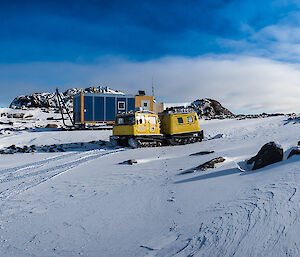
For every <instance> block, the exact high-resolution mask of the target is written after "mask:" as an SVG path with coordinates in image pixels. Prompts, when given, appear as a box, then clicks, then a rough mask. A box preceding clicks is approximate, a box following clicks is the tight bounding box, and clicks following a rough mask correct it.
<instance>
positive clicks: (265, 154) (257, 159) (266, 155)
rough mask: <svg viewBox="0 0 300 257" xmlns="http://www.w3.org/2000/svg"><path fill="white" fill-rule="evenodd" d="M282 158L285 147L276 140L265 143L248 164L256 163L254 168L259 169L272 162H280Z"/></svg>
mask: <svg viewBox="0 0 300 257" xmlns="http://www.w3.org/2000/svg"><path fill="white" fill-rule="evenodd" d="M282 159H283V149H282V148H281V147H279V146H278V145H276V144H275V142H269V143H267V144H265V145H263V147H262V148H261V149H260V150H259V152H258V153H257V155H255V156H253V157H252V158H250V159H249V160H248V161H247V164H252V163H254V165H253V168H252V170H257V169H260V168H263V167H265V166H268V165H270V164H273V163H276V162H280V161H282Z"/></svg>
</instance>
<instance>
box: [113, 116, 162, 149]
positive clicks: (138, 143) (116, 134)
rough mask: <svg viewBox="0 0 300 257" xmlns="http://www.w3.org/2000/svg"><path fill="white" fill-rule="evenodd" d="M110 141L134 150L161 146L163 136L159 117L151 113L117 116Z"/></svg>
mask: <svg viewBox="0 0 300 257" xmlns="http://www.w3.org/2000/svg"><path fill="white" fill-rule="evenodd" d="M110 140H111V142H112V143H114V144H118V145H120V146H128V145H129V146H131V147H133V148H136V147H142V146H161V145H162V144H163V135H162V134H161V133H160V123H159V118H158V115H157V114H155V113H153V112H150V111H136V112H134V113H122V114H117V115H116V118H115V125H114V127H113V136H111V137H110Z"/></svg>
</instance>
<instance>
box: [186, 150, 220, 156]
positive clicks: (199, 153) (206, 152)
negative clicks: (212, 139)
mask: <svg viewBox="0 0 300 257" xmlns="http://www.w3.org/2000/svg"><path fill="white" fill-rule="evenodd" d="M214 152H215V151H213V150H211V151H201V152H197V153H192V154H190V156H194V155H196V156H197V155H206V154H211V153H214Z"/></svg>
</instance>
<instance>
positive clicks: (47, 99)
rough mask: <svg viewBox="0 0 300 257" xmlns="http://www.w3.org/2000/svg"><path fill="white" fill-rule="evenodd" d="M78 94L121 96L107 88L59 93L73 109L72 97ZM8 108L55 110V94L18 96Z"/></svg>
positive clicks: (72, 89) (119, 92)
mask: <svg viewBox="0 0 300 257" xmlns="http://www.w3.org/2000/svg"><path fill="white" fill-rule="evenodd" d="M80 92H83V93H103V94H123V93H122V92H121V91H118V90H112V89H110V88H109V87H101V86H100V87H88V88H85V89H76V88H71V89H68V90H67V91H65V92H64V93H60V94H61V97H62V99H63V100H64V101H65V103H66V106H68V107H70V108H72V107H73V96H74V95H75V94H78V93H80ZM9 107H10V108H22V107H23V108H24V107H34V108H56V107H57V97H56V94H55V93H34V94H31V95H25V96H18V97H16V98H15V99H14V100H13V101H12V102H11V104H10V106H9Z"/></svg>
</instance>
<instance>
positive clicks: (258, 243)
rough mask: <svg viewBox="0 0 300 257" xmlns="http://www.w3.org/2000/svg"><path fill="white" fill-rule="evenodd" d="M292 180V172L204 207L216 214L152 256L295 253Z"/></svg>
mask: <svg viewBox="0 0 300 257" xmlns="http://www.w3.org/2000/svg"><path fill="white" fill-rule="evenodd" d="M299 179H300V177H299V178H298V180H299ZM295 181H296V180H295V174H289V175H288V177H287V180H284V181H282V180H281V181H279V182H278V183H276V184H269V185H265V186H261V187H257V188H253V189H252V190H250V194H248V197H247V198H245V199H240V200H238V201H235V202H232V203H229V204H228V205H227V204H226V205H223V206H216V207H215V208H212V209H209V210H207V211H206V212H211V213H216V209H218V211H217V213H219V215H218V216H216V217H215V218H213V220H211V221H209V220H207V221H204V222H202V224H201V226H200V228H199V232H198V233H196V234H195V235H193V236H192V237H190V238H180V240H176V241H173V242H172V243H170V244H169V245H166V246H164V247H163V248H161V249H160V250H158V251H157V252H156V253H155V256H164V257H165V256H182V257H183V256H198V257H200V256H261V257H266V256H298V255H299V254H300V252H299V249H300V241H299V240H298V237H297V234H298V233H299V229H296V228H297V227H299V225H300V211H299V210H300V203H299V201H296V200H294V201H293V198H294V197H295V195H296V192H297V187H296V186H295ZM203 216H204V217H205V216H207V215H203ZM208 216H209V215H208ZM199 218H201V217H199Z"/></svg>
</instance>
